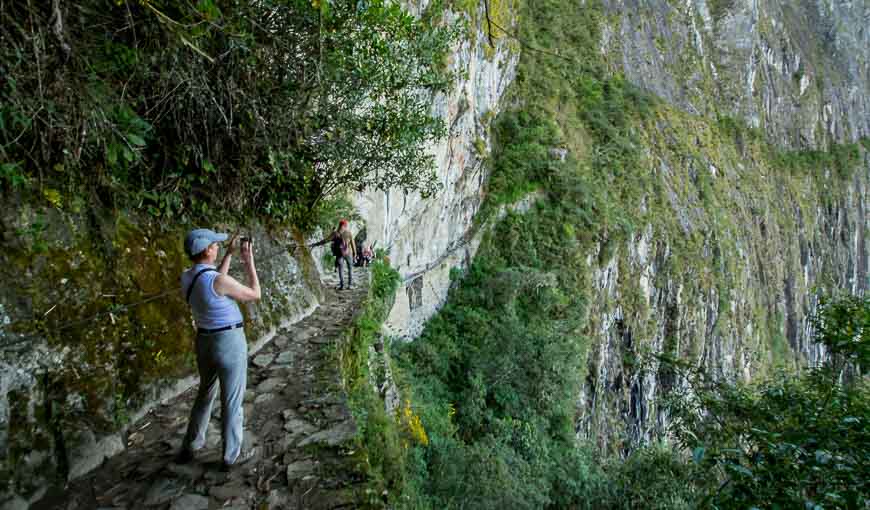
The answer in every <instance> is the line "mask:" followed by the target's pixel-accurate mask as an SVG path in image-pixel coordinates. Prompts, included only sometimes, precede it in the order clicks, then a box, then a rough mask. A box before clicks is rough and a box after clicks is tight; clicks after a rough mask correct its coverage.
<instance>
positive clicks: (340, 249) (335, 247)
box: [331, 233, 347, 258]
mask: <svg viewBox="0 0 870 510" xmlns="http://www.w3.org/2000/svg"><path fill="white" fill-rule="evenodd" d="M331 247H332V255H333V256H334V257H336V258H338V257H345V256H347V243H346V242H345V241H344V238H343V237H341V234H338V233H337V234H335V236H333V238H332V246H331Z"/></svg>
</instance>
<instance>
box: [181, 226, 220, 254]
mask: <svg viewBox="0 0 870 510" xmlns="http://www.w3.org/2000/svg"><path fill="white" fill-rule="evenodd" d="M227 237H229V236H227V235H226V234H218V233H217V232H215V231H214V230H209V229H207V228H197V229H194V230H191V231H190V232H188V233H187V237H185V238H184V251H186V252H187V255H188V256H189V257H192V256H194V255H196V254H197V253H200V252H201V251H202V250H204V249H206V248H208V246H209V245H210V244H211V243H219V242H221V241H226V240H227Z"/></svg>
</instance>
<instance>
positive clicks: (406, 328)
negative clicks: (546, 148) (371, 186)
mask: <svg viewBox="0 0 870 510" xmlns="http://www.w3.org/2000/svg"><path fill="white" fill-rule="evenodd" d="M480 8H481V9H482V5H481V6H480ZM479 18H480V16H476V17H471V16H470V15H469V13H456V12H452V11H448V12H447V13H445V20H444V21H445V23H455V22H456V21H458V20H461V19H465V20H466V21H467V22H469V23H471V24H472V27H471V28H470V30H471V33H470V34H468V35H467V36H466V37H464V38H461V39H460V40H459V42H458V45H457V46H456V47H455V48H454V50H453V52H452V54H451V55H450V59H449V69H450V70H451V71H452V72H453V73H455V75H456V76H457V79H456V82H455V83H454V86H453V87H452V89H451V90H450V92H449V93H448V94H442V95H439V96H437V97H435V98H433V107H432V108H433V111H434V112H435V113H436V114H437V115H438V116H439V117H441V118H442V119H444V121H445V123H446V126H447V128H448V136H447V137H446V138H445V139H443V140H442V141H441V142H439V143H438V144H437V145H435V146H434V147H432V148H431V149H432V151H433V152H434V154H435V160H436V164H437V170H436V172H437V175H438V178H439V181H440V182H441V190H440V192H439V193H438V194H437V195H436V196H434V197H432V198H423V197H421V196H419V195H417V194H405V193H403V192H402V191H400V190H391V191H389V192H386V193H385V192H380V191H376V192H369V193H365V194H360V195H358V196H356V197H355V204H356V206H357V209H358V210H359V212H360V214H361V216H362V217H363V218H364V219H365V222H366V232H367V236H368V239H367V242H368V243H373V242H376V243H377V244H376V248H382V249H385V250H386V252H387V253H388V255H389V257H390V260H391V262H392V265H393V266H394V267H396V268H397V269H398V270H399V272H400V273H401V275H402V278H403V280H404V289H400V290H399V293H398V295H397V296H396V304H395V306H394V307H393V310H392V313H391V314H390V317H389V319H388V320H387V324H386V330H387V332H388V334H390V335H393V336H400V337H413V336H415V335H416V334H417V333H419V331H420V330H421V328H422V325H423V323H424V322H425V321H426V320H427V319H428V318H429V317H431V316H432V314H434V313H435V312H436V311H437V310H438V309H439V308H440V307H441V305H442V304H443V303H444V300H445V299H446V297H447V290H448V288H449V285H450V271H451V269H452V268H454V267H462V266H464V265H466V264H467V263H468V261H469V260H470V258H471V257H473V256H474V251H475V246H476V244H475V243H469V241H470V239H471V237H473V227H474V221H475V214H476V213H477V211H478V209H479V208H480V206H481V203H482V202H483V198H484V190H485V183H486V178H487V173H488V171H487V168H486V158H487V156H488V153H489V151H490V149H491V140H490V136H489V129H490V124H491V122H492V120H493V119H494V118H495V116H496V115H497V114H498V112H499V100H500V99H501V97H502V95H503V94H504V92H505V90H506V88H507V87H508V85H509V84H510V83H511V81H512V79H513V76H514V72H515V67H516V59H517V53H516V51H515V49H512V48H513V47H512V46H511V44H510V41H509V40H508V39H507V38H504V37H502V38H496V39H495V41H494V43H495V48H492V47H490V46H489V44H490V43H489V39H488V38H487V37H486V32H485V28H484V27H483V26H481V23H482V21H481V20H480V19H479Z"/></svg>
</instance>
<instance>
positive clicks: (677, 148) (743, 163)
mask: <svg viewBox="0 0 870 510" xmlns="http://www.w3.org/2000/svg"><path fill="white" fill-rule="evenodd" d="M528 7H529V10H528V11H527V14H528V12H531V10H532V9H538V10H540V9H542V8H549V7H547V6H533V5H529V6H528ZM868 9H870V7H867V6H865V5H863V4H862V3H860V2H846V1H842V2H835V1H819V2H782V1H757V0H746V1H742V0H718V1H715V2H713V1H705V0H690V1H687V2H673V1H670V2H669V1H666V0H647V1H643V0H636V1H631V0H629V1H616V0H607V1H604V2H593V1H588V2H582V5H581V6H579V7H577V8H576V10H577V11H583V10H588V11H589V12H593V13H594V14H593V15H592V16H591V17H592V18H594V19H596V20H597V30H598V31H599V33H600V38H599V40H598V42H597V49H598V52H599V53H600V54H599V55H592V56H591V57H590V56H589V55H569V56H566V55H565V48H560V47H558V46H555V47H553V46H550V47H544V48H536V49H534V48H533V49H532V50H522V51H523V53H522V54H521V56H520V59H521V60H520V62H522V59H526V58H529V57H530V55H535V54H536V53H542V52H538V51H537V50H538V49H543V50H544V51H548V52H550V53H556V54H558V57H559V58H565V59H584V58H586V59H588V58H596V59H597V58H599V57H600V59H601V61H602V62H603V64H604V67H605V69H607V70H608V71H609V73H610V74H611V75H613V76H617V75H624V76H625V78H626V79H627V80H628V81H629V82H631V83H632V84H634V85H635V86H637V87H639V88H641V89H642V90H645V91H647V92H648V93H649V94H651V95H652V96H653V97H654V98H656V99H654V100H653V105H652V106H651V108H650V112H648V113H645V114H638V115H635V114H629V117H630V127H629V128H628V129H627V132H628V133H629V135H628V138H629V139H630V144H631V145H632V146H633V148H632V150H637V152H638V154H639V156H638V158H637V161H636V163H635V164H634V166H633V168H632V169H631V172H635V173H636V174H637V175H639V176H641V177H638V178H637V179H636V180H634V181H626V180H622V181H620V180H619V179H610V178H605V179H604V182H607V183H609V184H606V185H605V186H606V187H607V189H606V193H608V194H610V196H611V199H609V200H610V203H609V204H608V206H609V207H613V208H615V209H623V210H625V211H628V212H627V215H628V216H629V217H631V218H632V221H633V223H634V225H633V228H632V232H633V233H632V234H631V235H630V236H629V238H628V239H621V238H619V237H618V236H609V235H607V234H606V230H607V229H606V228H605V229H604V232H605V233H604V234H599V235H598V236H597V237H598V241H596V242H594V243H592V245H591V246H583V247H581V248H579V249H580V251H581V253H580V254H578V255H577V258H578V259H580V260H583V261H584V262H583V263H581V264H579V265H578V267H577V271H578V273H580V274H582V275H583V276H582V277H583V278H585V281H586V290H585V294H586V298H587V300H588V303H589V307H588V314H587V324H586V326H585V329H584V331H583V334H584V335H585V336H586V337H587V341H588V345H589V349H588V357H587V360H586V363H585V367H583V368H582V369H581V370H582V371H584V372H585V373H586V384H585V386H584V389H583V391H582V394H581V395H579V398H578V407H577V415H578V421H577V433H578V436H580V437H583V438H588V439H590V440H592V441H593V442H597V443H598V444H599V445H600V446H601V447H602V448H603V449H605V450H611V451H621V450H623V449H624V448H627V447H629V445H631V444H635V443H636V442H638V441H645V440H648V439H650V438H651V437H652V436H653V435H655V434H656V433H658V432H662V431H663V430H664V427H665V425H666V424H667V416H666V415H665V413H664V412H663V411H662V410H660V409H659V408H658V406H657V398H658V397H659V396H661V395H662V393H663V390H669V389H672V388H673V386H674V384H675V382H674V379H673V375H672V374H670V373H667V372H666V371H664V370H660V369H659V368H658V366H657V365H656V363H655V362H654V361H652V362H650V363H645V362H644V363H642V362H641V361H642V360H647V359H648V355H649V354H662V353H664V354H669V355H673V356H677V357H680V358H682V359H684V360H687V361H689V362H691V363H692V364H694V365H695V366H703V367H705V368H707V369H709V370H710V371H712V372H713V373H715V374H717V375H719V376H724V377H738V378H744V379H750V378H753V377H759V376H763V375H764V374H765V373H767V372H769V371H770V370H771V369H772V368H773V367H777V366H788V367H794V366H797V365H800V364H803V363H806V362H809V363H813V362H815V361H817V360H818V359H819V358H820V357H821V356H823V354H824V353H822V352H820V350H819V348H818V346H816V345H813V344H811V343H810V342H809V341H808V337H809V328H810V326H809V323H808V318H809V316H810V315H811V314H812V312H813V310H814V309H815V306H816V302H817V295H818V293H819V292H836V291H847V292H852V293H863V292H865V291H866V287H867V267H868V241H867V235H866V232H867V228H868V216H867V213H866V211H867V198H868V197H867V193H868V192H867V187H868V175H870V159H868V155H867V143H866V141H862V142H861V143H857V144H851V145H850V143H851V142H856V141H859V140H863V139H865V138H866V137H867V136H868V135H870V108H868V107H870V67H868V54H870V39H868V37H870V32H867V31H866V28H865V26H866V22H867V20H868V19H870V10H868ZM523 23H525V21H523V20H520V22H519V24H520V26H521V27H522V24H523ZM481 28H482V27H479V29H481ZM539 28H540V30H539V31H538V36H540V33H543V32H545V31H546V30H547V28H546V27H539ZM575 28H576V30H578V31H585V30H587V27H585V26H580V25H576V26H575ZM550 30H559V27H552V28H551V29H550ZM518 33H519V34H521V36H523V37H529V35H528V34H529V31H528V30H522V29H520V30H518ZM524 42H526V43H529V44H531V45H532V46H534V45H535V44H541V43H539V42H537V41H536V40H534V39H528V40H526V41H524ZM529 52H536V53H529ZM497 55H501V50H500V51H499V52H497ZM468 58H470V59H471V60H469V61H465V64H463V65H465V66H467V67H468V68H469V69H472V70H474V69H479V70H481V71H486V70H490V71H489V73H490V74H486V73H485V74H484V76H489V77H490V78H488V79H485V80H469V81H468V82H463V83H462V84H461V86H460V87H459V88H458V90H461V91H462V93H460V94H456V93H454V94H452V95H451V96H450V97H449V98H443V99H444V100H445V101H446V102H445V103H440V102H439V103H438V107H439V108H441V109H443V111H445V112H447V114H446V118H448V119H459V120H460V121H461V122H463V123H465V124H462V125H466V126H468V127H469V128H470V127H472V126H479V124H478V123H475V122H472V121H473V119H474V117H473V114H472V112H473V111H475V109H474V108H472V109H471V111H469V112H467V113H466V114H465V115H466V117H463V116H462V115H461V112H462V111H463V109H464V105H466V104H468V103H467V101H468V100H467V99H463V98H464V97H474V98H476V99H479V98H481V97H484V98H488V100H489V102H487V103H485V104H486V105H487V106H486V108H478V109H476V111H489V110H495V109H497V106H496V105H497V100H498V97H497V96H498V95H500V93H501V92H502V91H503V90H505V87H504V85H502V84H503V83H504V82H505V81H506V80H508V79H510V78H512V77H513V73H512V72H510V70H511V69H512V67H510V66H507V67H505V69H507V70H508V71H507V72H505V71H502V72H501V74H496V75H493V74H492V73H493V72H498V71H499V69H502V68H500V67H489V64H488V62H489V61H487V60H486V58H485V56H484V54H483V53H481V52H479V51H478V52H476V53H471V54H469V55H468ZM498 58H502V59H504V61H506V62H512V59H511V57H509V56H508V55H505V56H502V57H497V60H498ZM541 58H543V57H541ZM475 59H477V61H476V62H475V61H474V60H475ZM570 65H571V64H566V66H567V67H570ZM531 67H534V66H533V65H532V66H531ZM567 67H566V68H567ZM522 68H523V65H522V64H520V69H522ZM527 72H528V71H527ZM532 72H534V69H532ZM540 72H541V73H545V72H547V71H545V70H544V69H540ZM566 72H567V71H566ZM522 73H523V71H522V70H521V71H520V75H519V76H518V77H517V80H518V81H521V82H523V83H524V85H523V86H522V87H517V88H516V89H517V90H515V91H514V92H513V93H512V95H511V96H510V97H511V100H510V104H509V105H505V107H506V108H509V109H512V110H518V111H524V108H525V109H528V108H538V107H539V105H540V103H535V102H534V101H532V99H531V97H530V96H527V95H528V94H529V90H530V89H529V87H528V85H527V83H529V82H530V81H532V80H531V79H530V78H529V77H528V76H523V74H522ZM469 76H474V74H472V73H470V74H469ZM494 78H497V79H494ZM492 83H499V86H498V87H492V86H491V84H492ZM565 86H566V87H571V85H568V84H567V81H566V85H565ZM508 90H513V89H508ZM481 91H482V92H484V94H483V95H482V96H481ZM533 93H535V94H536V93H537V92H533ZM524 94H526V96H524ZM552 103H553V104H556V105H557V106H555V107H553V110H552V112H551V116H552V118H553V119H554V120H555V122H556V123H557V125H558V128H559V137H560V141H559V142H558V143H556V144H555V146H554V147H552V149H551V156H552V157H553V158H554V159H556V160H562V161H564V160H565V157H566V155H568V156H569V160H570V159H571V158H574V159H576V160H577V161H578V162H579V163H578V165H579V166H580V167H584V165H595V164H597V163H596V160H599V159H600V158H603V157H607V154H606V151H607V150H609V149H608V148H607V147H603V146H601V145H599V144H598V142H597V141H596V139H595V138H594V137H593V136H590V133H589V130H590V127H589V125H586V126H585V127H577V125H576V123H573V124H572V122H571V121H567V120H565V119H566V118H568V117H569V116H570V115H572V114H573V112H572V109H571V107H570V105H567V106H566V104H567V103H566V102H565V101H564V99H563V98H561V97H560V98H553V99H552ZM474 104H482V103H479V102H477V103H474ZM525 111H530V110H525ZM453 112H457V113H453ZM457 115H458V116H457ZM462 119H467V120H462ZM484 127H485V126H484ZM485 135H486V131H485V130H484V129H478V130H476V131H475V130H473V129H468V130H465V131H462V132H457V131H456V130H451V139H450V140H448V141H447V142H446V146H444V147H440V148H438V154H439V161H440V164H441V166H440V168H439V175H442V176H443V178H444V182H445V183H446V184H448V185H447V186H445V190H444V192H443V194H442V195H441V196H439V197H438V198H436V200H435V201H421V200H417V199H410V200H401V199H400V197H398V196H396V195H391V196H390V197H385V196H382V195H379V196H374V197H372V196H370V197H365V198H363V199H361V201H360V203H361V209H363V211H364V212H365V213H366V215H367V217H368V218H369V220H370V233H374V232H378V235H380V236H381V237H379V239H384V240H388V241H386V242H384V243H382V244H381V246H386V247H387V248H388V252H389V254H390V256H391V258H392V260H393V263H394V264H395V265H397V266H398V267H399V268H400V270H401V272H402V274H403V276H404V277H405V290H404V293H402V291H401V289H400V299H398V300H397V303H396V305H395V308H394V310H393V313H392V314H391V316H390V324H389V326H390V328H389V329H390V331H391V332H392V333H394V334H395V333H398V334H399V335H402V336H411V337H413V336H414V335H415V334H416V333H417V332H418V331H419V330H420V325H421V324H422V322H423V321H425V320H426V319H427V318H428V317H430V316H431V315H432V314H433V313H434V312H436V311H437V309H438V308H439V307H440V305H441V304H442V303H443V302H444V299H445V297H446V294H447V290H448V288H449V282H448V279H447V275H448V274H449V271H450V268H451V267H464V266H466V265H467V264H468V258H469V257H470V256H473V254H474V250H473V249H468V250H466V249H464V248H462V249H460V250H459V253H458V254H457V251H456V250H455V247H456V246H460V247H465V246H472V247H474V248H476V246H477V244H476V242H477V241H479V240H480V238H479V236H476V235H475V231H474V229H470V226H471V225H473V224H474V223H472V221H473V218H472V216H473V214H474V213H475V211H477V209H478V205H479V203H480V197H481V196H482V191H481V190H482V189H484V188H482V187H481V186H482V185H483V186H485V182H486V179H487V177H488V175H487V171H488V170H489V169H490V167H489V166H487V165H482V164H481V157H480V153H481V152H483V151H475V150H474V145H475V144H473V143H471V142H472V141H473V140H474V138H475V137H476V136H480V137H482V138H483V145H485V146H488V145H489V139H488V138H487V137H486V136H485ZM829 149H830V150H831V152H823V151H827V150H829ZM463 165H465V168H464V169H463ZM605 170H606V168H605ZM614 172H615V170H614ZM467 175H473V176H474V180H473V181H472V182H471V183H470V181H469V180H467V179H464V178H463V177H462V176H467ZM626 182H629V183H630V185H631V186H635V187H637V188H638V189H633V190H631V193H625V191H626V190H624V189H621V188H620V187H621V186H626V184H624V183H626ZM457 183H458V184H457ZM469 183H470V184H471V185H469ZM481 183H483V184H481ZM621 183H622V184H621ZM541 191H543V192H544V194H546V192H547V190H546V189H543V190H541ZM623 197H632V198H630V199H627V198H623ZM397 202H399V203H400V204H401V205H400V206H398V207H397V206H396V205H395V204H396V203H397ZM387 211H389V212H387ZM466 239H468V240H476V241H475V242H474V243H466V242H465V240H466ZM484 242H487V241H484ZM572 256H574V255H573V254H572Z"/></svg>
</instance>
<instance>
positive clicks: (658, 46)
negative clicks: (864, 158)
mask: <svg viewBox="0 0 870 510" xmlns="http://www.w3.org/2000/svg"><path fill="white" fill-rule="evenodd" d="M603 3H604V5H605V9H606V12H607V16H608V22H607V23H605V24H604V33H603V35H602V39H601V46H602V48H601V50H602V52H604V53H605V54H606V55H607V58H608V60H609V62H610V64H611V68H612V69H613V70H614V71H618V72H624V73H625V75H626V77H627V78H628V79H629V80H630V81H632V82H634V83H635V84H637V85H639V86H641V87H643V88H645V89H647V90H649V91H650V92H652V93H654V94H656V95H657V96H659V97H661V98H663V99H665V100H666V101H668V102H669V103H672V104H675V105H679V106H680V107H682V108H684V109H685V110H686V111H688V112H691V113H696V114H700V115H708V116H712V117H715V116H717V115H731V116H734V117H738V118H741V119H745V120H746V121H747V122H748V123H749V124H750V125H751V126H754V127H757V128H761V129H763V130H764V131H765V132H766V133H767V134H768V135H769V136H770V137H771V139H772V140H774V141H775V143H777V144H778V145H782V146H789V147H806V146H819V147H825V146H827V144H828V143H829V142H830V141H831V140H834V141H855V140H858V139H859V138H861V137H866V136H870V32H868V31H867V30H866V28H865V27H866V25H867V23H868V20H870V6H868V5H867V4H866V3H864V2H851V1H845V0H801V1H796V2H786V1H781V0H689V1H686V2H668V1H667V0H605V1H604V2H603Z"/></svg>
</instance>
